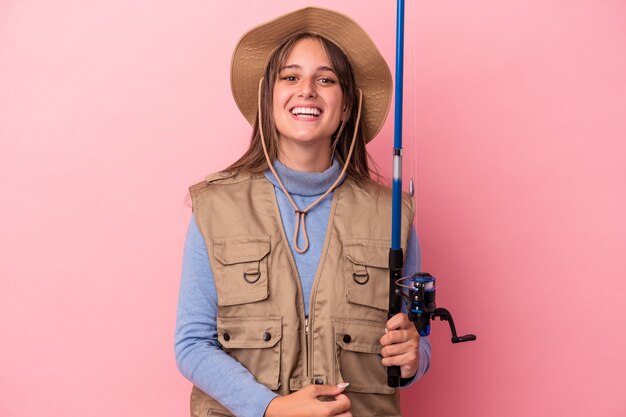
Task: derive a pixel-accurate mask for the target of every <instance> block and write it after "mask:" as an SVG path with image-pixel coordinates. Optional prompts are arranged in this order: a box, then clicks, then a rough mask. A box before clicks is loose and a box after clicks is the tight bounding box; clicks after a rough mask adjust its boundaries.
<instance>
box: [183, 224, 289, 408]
mask: <svg viewBox="0 0 626 417" xmlns="http://www.w3.org/2000/svg"><path fill="white" fill-rule="evenodd" d="M174 351H175V354H176V364H177V366H178V369H179V370H180V372H181V373H182V374H183V376H185V378H187V379H189V380H190V381H191V382H192V383H193V384H194V385H196V386H197V387H198V388H200V389H201V390H202V391H204V392H205V393H206V394H208V395H209V396H211V397H213V398H215V399H216V400H217V401H219V402H220V403H221V404H222V405H223V406H224V407H226V408H228V409H229V410H230V411H231V412H232V413H234V414H235V415H237V416H241V417H261V416H263V414H264V413H265V410H266V409H267V406H268V405H269V403H270V401H271V400H272V399H274V398H275V397H276V396H277V395H276V394H275V393H274V392H272V391H271V390H270V389H269V388H267V387H266V386H265V385H263V384H260V383H258V382H257V381H256V380H255V379H254V377H253V376H252V374H251V373H250V372H249V371H248V370H247V369H246V368H245V367H244V366H243V365H241V364H240V363H239V362H238V361H237V360H235V359H234V358H232V357H231V356H230V355H228V354H227V353H225V352H224V351H223V350H222V349H221V346H220V344H219V342H218V341H217V291H216V289H215V281H214V277H213V272H212V270H211V265H210V263H209V258H208V253H207V249H206V244H205V241H204V238H203V236H202V233H201V232H200V230H199V229H198V226H197V224H196V222H195V219H194V218H193V217H192V219H191V222H190V224H189V229H188V232H187V238H186V241H185V249H184V253H183V266H182V276H181V282H180V293H179V299H178V311H177V317H176V332H175V337H174Z"/></svg>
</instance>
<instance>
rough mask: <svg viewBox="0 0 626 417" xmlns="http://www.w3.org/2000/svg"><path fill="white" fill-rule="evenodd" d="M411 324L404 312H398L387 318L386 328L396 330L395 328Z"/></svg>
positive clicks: (403, 327) (405, 327) (404, 327)
mask: <svg viewBox="0 0 626 417" xmlns="http://www.w3.org/2000/svg"><path fill="white" fill-rule="evenodd" d="M411 326H413V323H412V322H411V320H409V316H407V315H406V313H398V314H396V315H395V316H393V317H392V318H390V319H389V320H387V324H386V326H385V327H386V329H387V331H389V330H396V329H407V328H409V327H411Z"/></svg>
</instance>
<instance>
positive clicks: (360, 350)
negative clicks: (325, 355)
mask: <svg viewBox="0 0 626 417" xmlns="http://www.w3.org/2000/svg"><path fill="white" fill-rule="evenodd" d="M385 324H386V323H385V322H377V321H369V320H349V319H333V327H334V331H335V343H336V358H337V360H336V363H335V374H336V381H337V383H342V382H349V383H350V386H349V387H348V388H347V391H348V392H364V393H378V394H393V393H394V392H395V390H394V389H393V388H390V387H388V386H387V368H386V367H384V366H383V364H382V362H381V361H382V358H383V357H382V356H381V354H380V350H381V349H382V346H381V344H380V338H381V337H382V336H383V334H384V333H385Z"/></svg>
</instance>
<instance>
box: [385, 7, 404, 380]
mask: <svg viewBox="0 0 626 417" xmlns="http://www.w3.org/2000/svg"><path fill="white" fill-rule="evenodd" d="M403 69H404V0H398V3H397V12H396V86H395V87H396V88H395V113H394V133H393V179H392V183H391V248H390V249H389V313H388V315H387V318H388V319H390V318H391V317H393V316H395V315H396V314H398V313H399V312H400V311H402V299H401V297H400V294H399V292H400V288H399V286H398V285H397V284H396V282H397V281H398V280H400V279H402V267H403V265H404V259H403V256H402V246H401V244H400V230H401V226H402V88H403V75H404V70H403ZM400 377H401V376H400V367H399V366H389V367H388V368H387V385H389V386H390V387H399V386H400Z"/></svg>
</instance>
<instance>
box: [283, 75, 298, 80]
mask: <svg viewBox="0 0 626 417" xmlns="http://www.w3.org/2000/svg"><path fill="white" fill-rule="evenodd" d="M280 79H281V80H284V81H296V80H297V78H296V76H295V75H283V76H281V77H280Z"/></svg>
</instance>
